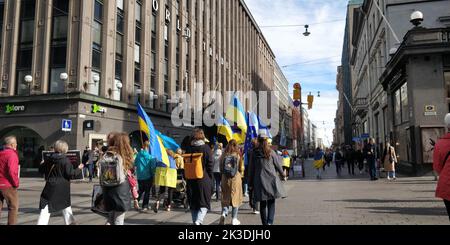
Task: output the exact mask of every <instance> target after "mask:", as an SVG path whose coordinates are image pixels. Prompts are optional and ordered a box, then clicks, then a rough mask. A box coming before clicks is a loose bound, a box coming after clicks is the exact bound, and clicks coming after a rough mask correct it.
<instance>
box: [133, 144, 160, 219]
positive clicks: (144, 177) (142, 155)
mask: <svg viewBox="0 0 450 245" xmlns="http://www.w3.org/2000/svg"><path fill="white" fill-rule="evenodd" d="M149 148H150V142H149V141H145V142H144V145H143V149H141V151H139V153H138V154H137V156H136V158H135V160H134V167H135V168H136V176H137V180H138V185H139V191H138V193H139V197H138V200H139V202H140V201H141V199H143V201H142V211H144V212H146V211H148V210H149V202H150V191H151V189H152V186H153V180H154V177H155V169H156V159H155V158H153V157H152V156H150V152H149Z"/></svg>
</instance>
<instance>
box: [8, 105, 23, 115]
mask: <svg viewBox="0 0 450 245" xmlns="http://www.w3.org/2000/svg"><path fill="white" fill-rule="evenodd" d="M23 111H25V106H24V105H19V106H17V105H6V108H5V113H6V114H11V113H14V112H23Z"/></svg>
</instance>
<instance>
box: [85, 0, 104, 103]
mask: <svg viewBox="0 0 450 245" xmlns="http://www.w3.org/2000/svg"><path fill="white" fill-rule="evenodd" d="M92 32H93V33H92V35H93V43H92V81H91V82H90V83H89V84H88V85H89V86H88V91H87V92H88V93H90V94H94V95H99V93H100V78H101V72H100V71H101V67H102V38H103V0H95V1H94V22H93V28H92Z"/></svg>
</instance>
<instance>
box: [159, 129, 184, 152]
mask: <svg viewBox="0 0 450 245" xmlns="http://www.w3.org/2000/svg"><path fill="white" fill-rule="evenodd" d="M156 134H157V135H158V136H159V137H160V138H161V140H162V142H163V145H164V147H166V149H170V150H172V151H173V152H176V151H177V150H178V149H180V148H181V147H180V145H178V144H177V142H176V141H175V140H174V139H172V138H170V137H169V136H167V135H164V134H162V133H161V132H159V131H156Z"/></svg>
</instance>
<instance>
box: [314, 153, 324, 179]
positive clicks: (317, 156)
mask: <svg viewBox="0 0 450 245" xmlns="http://www.w3.org/2000/svg"><path fill="white" fill-rule="evenodd" d="M324 164H325V160H324V153H323V151H322V149H320V147H317V149H316V152H315V153H314V168H315V169H316V173H317V175H316V178H317V179H322V173H321V169H322V168H323V165H324Z"/></svg>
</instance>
